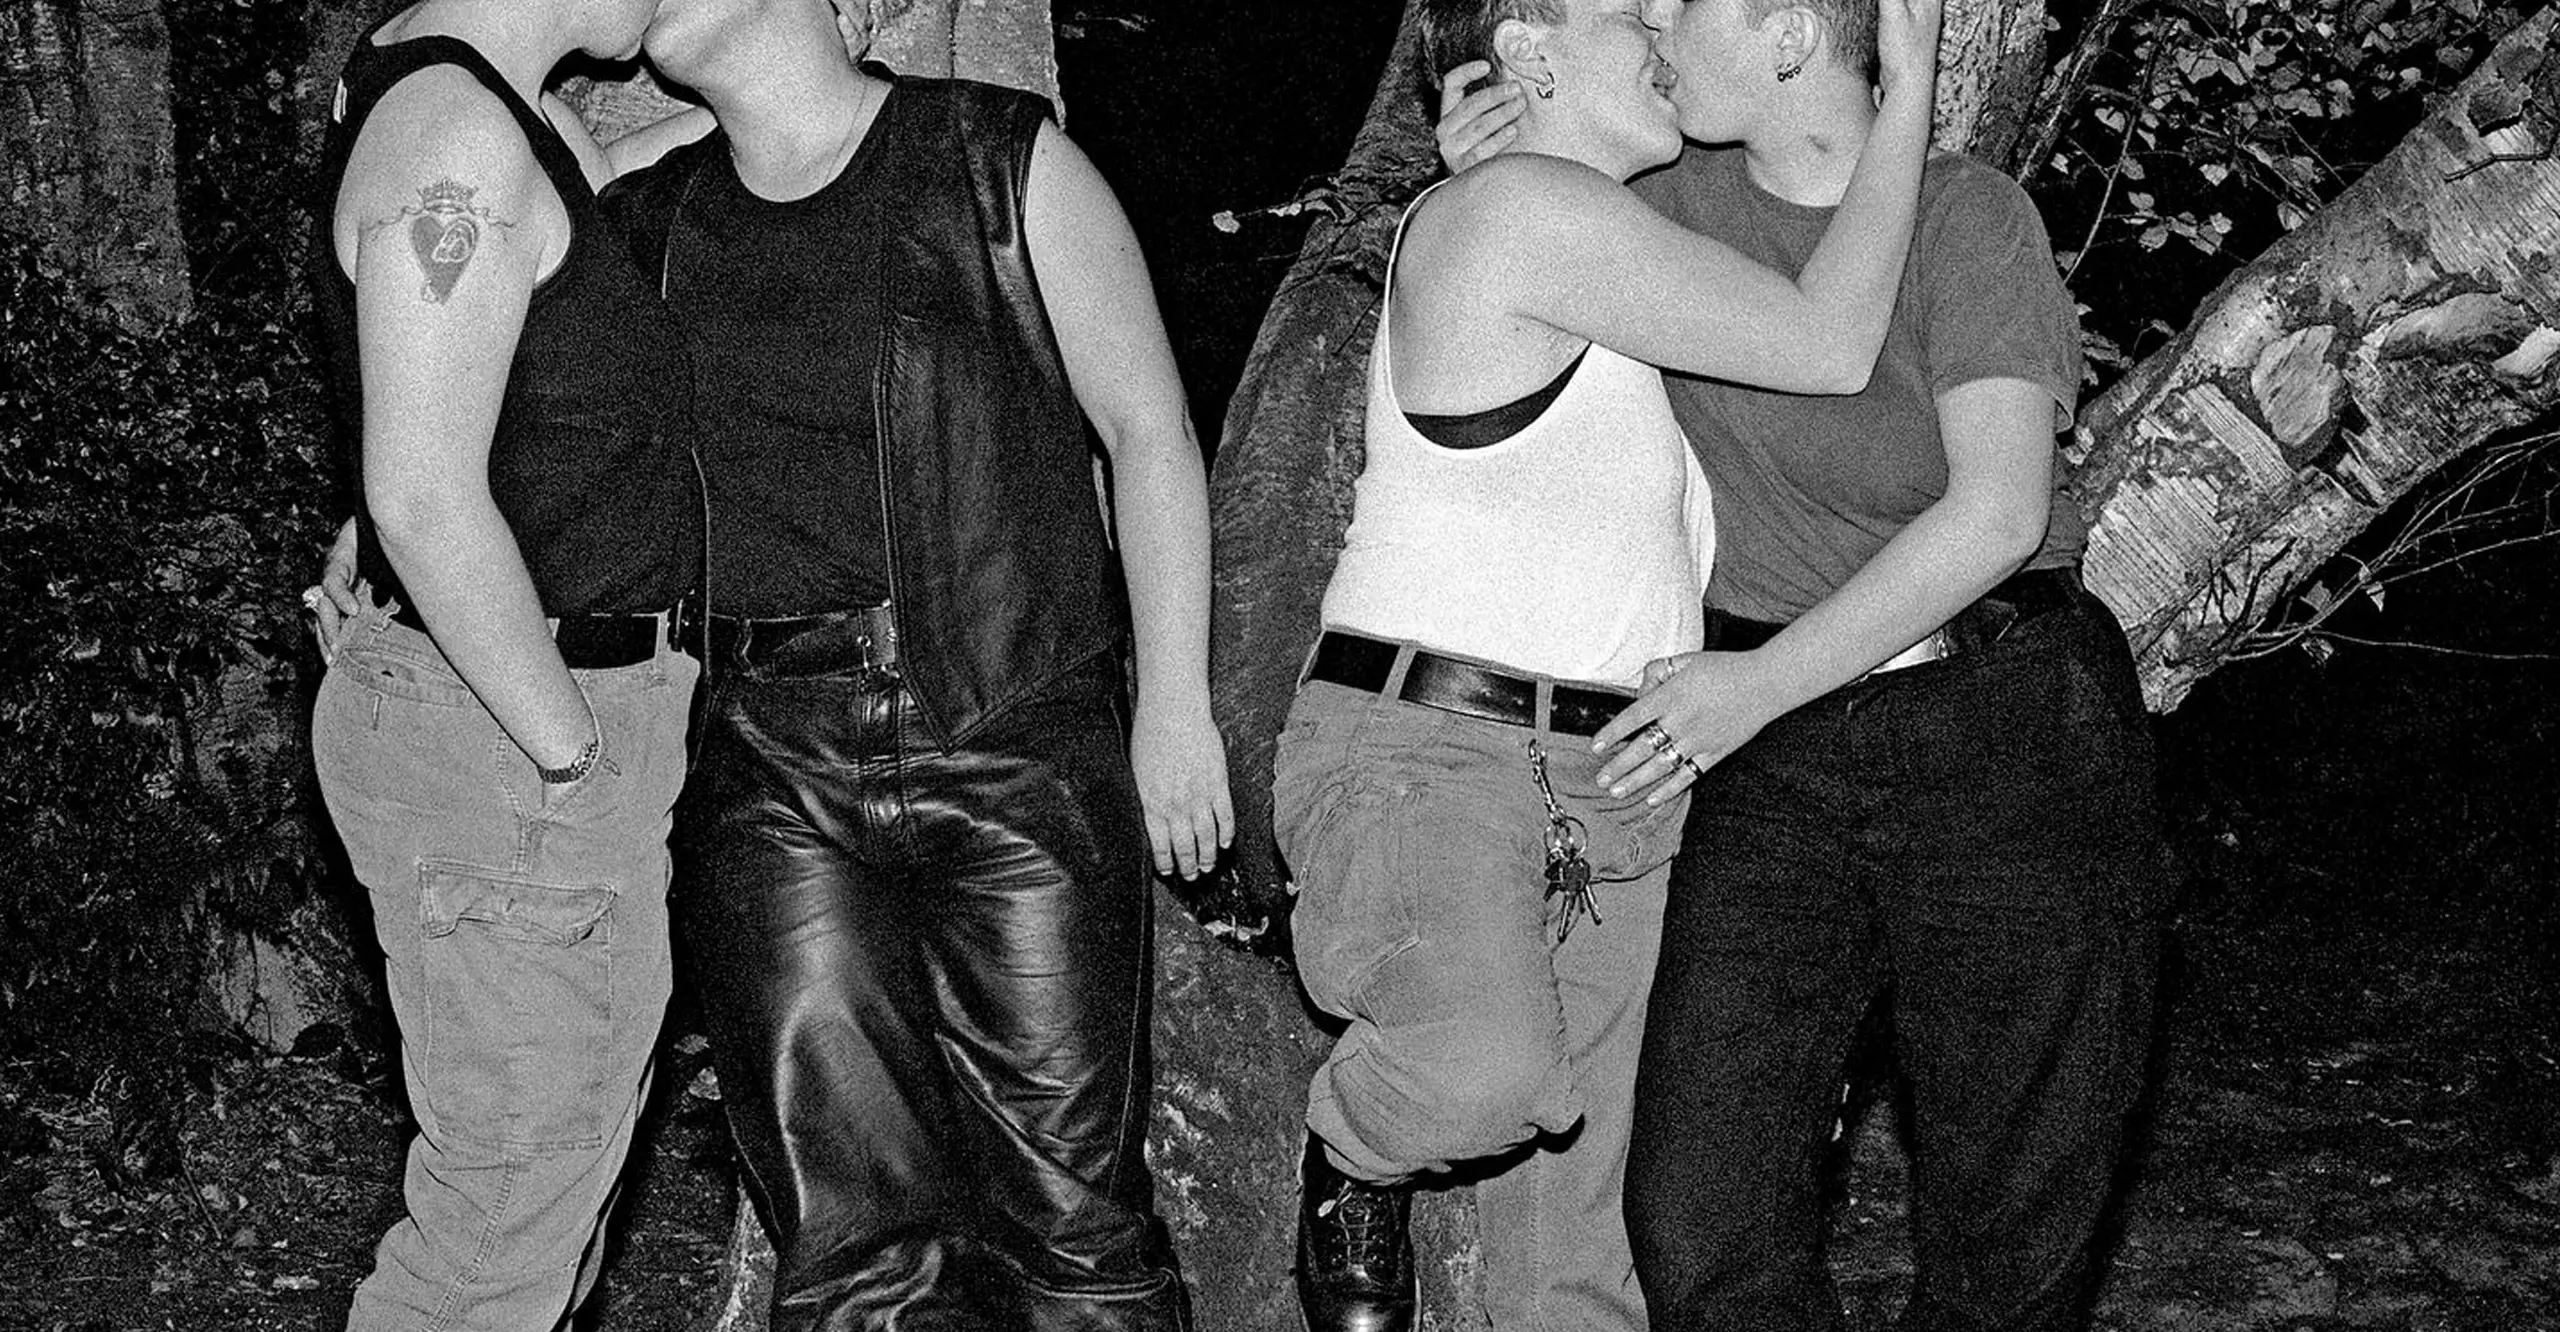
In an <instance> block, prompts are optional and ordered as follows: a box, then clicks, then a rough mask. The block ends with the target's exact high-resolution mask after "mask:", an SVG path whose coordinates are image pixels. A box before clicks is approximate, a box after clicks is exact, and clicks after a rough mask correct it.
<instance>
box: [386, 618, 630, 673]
mask: <svg viewBox="0 0 2560 1332" xmlns="http://www.w3.org/2000/svg"><path fill="white" fill-rule="evenodd" d="M673 618H674V612H672V611H659V612H656V613H655V614H650V615H563V616H560V617H559V618H558V619H556V620H554V621H553V622H552V630H551V641H552V643H553V644H554V645H555V646H557V647H558V648H559V649H560V661H561V664H563V665H565V666H567V667H568V668H569V669H570V670H573V671H610V670H615V669H618V668H620V667H624V666H637V665H639V664H640V663H641V662H644V661H647V660H649V659H650V658H652V657H655V656H657V655H658V645H659V644H661V643H666V642H669V641H671V637H670V633H669V630H668V628H667V626H668V623H669V622H670V621H671V620H672V619H673ZM391 620H392V623H394V624H405V625H407V626H409V627H410V628H412V629H415V630H417V631H418V632H419V633H422V634H423V633H427V622H426V621H425V620H424V619H422V618H420V617H419V615H418V611H417V608H416V607H414V606H411V605H410V604H409V603H407V602H405V601H403V602H399V603H396V604H395V605H393V606H392V608H391Z"/></svg>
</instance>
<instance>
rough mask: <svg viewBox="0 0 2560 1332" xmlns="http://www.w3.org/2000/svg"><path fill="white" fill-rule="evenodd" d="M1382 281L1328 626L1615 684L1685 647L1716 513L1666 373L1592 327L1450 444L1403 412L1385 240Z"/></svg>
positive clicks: (1629, 681) (1698, 632) (1690, 642)
mask: <svg viewBox="0 0 2560 1332" xmlns="http://www.w3.org/2000/svg"><path fill="white" fill-rule="evenodd" d="M1434 188H1437V187H1436V186H1435V187H1434ZM1429 194H1430V191H1428V190H1426V191H1424V192H1423V197H1428V196H1429ZM1421 203H1422V198H1416V199H1415V200H1414V202H1413V204H1412V206H1409V207H1407V208H1406V210H1405V222H1410V221H1412V218H1413V209H1414V208H1417V207H1420V206H1421ZM1403 244H1404V225H1403V224H1402V223H1399V224H1398V226H1397V229H1396V248H1397V250H1401V249H1402V248H1403ZM1630 280H1633V279H1632V278H1631V279H1630ZM1387 288H1388V291H1389V293H1390V296H1389V297H1388V298H1387V299H1385V300H1382V301H1381V303H1380V306H1379V311H1378V335H1377V339H1376V341H1375V343H1374V344H1373V345H1372V346H1371V348H1370V350H1369V414H1368V433H1367V448H1368V458H1367V462H1366V464H1365V465H1364V466H1363V467H1362V469H1361V472H1360V480H1359V482H1358V483H1357V485H1356V486H1355V487H1354V489H1353V492H1352V510H1351V528H1350V531H1349V532H1348V533H1347V534H1346V535H1345V537H1344V539H1343V548H1342V556H1341V558H1340V560H1339V561H1338V562H1337V563H1336V564H1335V565H1334V570H1333V580H1332V581H1331V582H1330V583H1328V584H1326V586H1325V593H1324V608H1323V613H1322V614H1323V620H1324V624H1325V627H1327V628H1330V629H1344V630H1349V631H1351V632H1354V633H1360V634H1366V635H1369V636H1371V637H1373V638H1392V639H1402V640H1406V641H1409V642H1414V643H1418V644H1421V645H1422V646H1424V647H1428V648H1433V649H1436V650H1438V651H1442V652H1448V653H1453V654H1456V655H1459V656H1466V657H1473V658H1476V659H1478V660H1480V661H1486V662H1493V663H1498V664H1501V665H1505V666H1509V667H1512V668H1514V669H1516V670H1519V671H1523V672H1527V673H1531V674H1537V675H1546V676H1552V677H1554V678H1556V679H1560V680H1578V681H1586V682H1591V683H1596V684H1606V685H1615V686H1618V687H1621V688H1632V687H1634V686H1636V685H1637V684H1639V683H1641V680H1642V677H1643V673H1644V664H1645V663H1646V662H1647V661H1650V660H1652V659H1653V658H1655V657H1662V656H1668V655H1670V654H1672V653H1675V652H1688V651H1693V650H1695V649H1696V648H1697V647H1698V645H1699V643H1700V641H1701V640H1702V638H1703V636H1704V627H1703V625H1702V623H1701V619H1700V613H1699V597H1700V594H1701V593H1702V592H1703V591H1704V590H1705V588H1706V579H1707V573H1708V571H1709V569H1710V567H1711V566H1712V563H1713V559H1714V552H1715V523H1714V518H1713V516H1712V511H1711V510H1710V508H1709V507H1708V503H1707V499H1708V496H1707V483H1706V478H1705V477H1704V476H1702V475H1701V474H1700V473H1699V471H1698V464H1697V461H1696V460H1695V459H1694V458H1692V457H1691V456H1690V454H1689V445H1688V442H1687V441H1686V440H1685V439H1684V438H1683V437H1682V435H1681V433H1680V426H1679V423H1678V422H1677V421H1675V420H1673V419H1672V415H1671V402H1670V399H1669V398H1668V397H1667V396H1666V395H1665V394H1664V393H1663V390H1662V375H1661V373H1660V372H1659V371H1656V370H1655V369H1653V368H1652V367H1651V366H1648V365H1645V364H1643V363H1642V362H1638V361H1632V360H1629V359H1627V358H1626V357H1624V356H1621V355H1619V354H1618V353H1616V352H1613V351H1610V350H1609V349H1608V348H1606V347H1603V346H1600V345H1599V344H1597V343H1594V344H1592V345H1591V349H1590V350H1589V351H1588V352H1586V353H1585V354H1584V355H1583V358H1582V363H1581V365H1580V366H1579V367H1577V368H1576V369H1575V370H1574V372H1573V377H1572V379H1571V380H1570V381H1569V382H1567V383H1566V385H1565V387H1564V391H1563V392H1562V393H1560V394H1558V395H1557V397H1556V399H1555V401H1553V402H1551V403H1549V404H1548V405H1547V409H1546V410H1545V411H1544V412H1543V413H1541V414H1540V415H1539V416H1538V418H1537V419H1536V420H1535V421H1533V422H1531V423H1530V424H1529V425H1528V426H1527V427H1526V428H1524V429H1522V430H1521V431H1520V432H1519V433H1518V434H1516V435H1513V436H1511V437H1510V438H1508V439H1505V440H1502V441H1501V442H1499V443H1495V444H1491V445H1487V446H1484V447H1482V448H1471V449H1452V448H1447V447H1444V446H1442V445H1439V444H1435V443H1433V442H1432V441H1431V440H1429V439H1427V438H1425V437H1424V436H1423V435H1422V433H1421V432H1420V431H1417V430H1415V429H1414V428H1413V425H1412V423H1411V422H1409V421H1407V420H1406V419H1405V414H1404V408H1403V405H1402V403H1401V401H1400V400H1399V399H1398V397H1397V395H1396V385H1395V368H1394V367H1395V356H1394V354H1393V348H1392V344H1391V342H1390V340H1389V335H1390V332H1391V330H1392V329H1393V328H1394V324H1395V306H1394V301H1393V299H1392V293H1393V291H1394V288H1395V255H1394V254H1393V253H1390V255H1389V257H1388V261H1387Z"/></svg>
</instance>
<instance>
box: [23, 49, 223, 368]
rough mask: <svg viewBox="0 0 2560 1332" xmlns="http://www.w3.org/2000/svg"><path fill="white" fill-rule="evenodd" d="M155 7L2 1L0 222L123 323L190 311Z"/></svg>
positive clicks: (164, 52)
mask: <svg viewBox="0 0 2560 1332" xmlns="http://www.w3.org/2000/svg"><path fill="white" fill-rule="evenodd" d="M168 86H169V26H168V24H167V22H166V21H165V20H164V19H163V18H162V17H161V12H160V5H159V0H0V163H5V167H6V172H7V175H6V177H5V180H0V191H5V194H0V220H5V221H6V222H7V223H8V224H10V225H12V226H16V227H21V228H24V229H26V230H27V231H29V232H31V233H33V234H35V235H39V236H46V237H49V238H51V241H52V245H53V249H54V252H55V254H56V255H57V257H59V258H60V259H61V260H62V261H63V262H65V263H66V264H68V265H69V266H70V267H71V268H72V270H73V271H75V272H78V273H82V274H84V275H86V276H87V277H88V278H89V279H90V280H91V281H92V282H94V283H95V284H96V285H97V287H98V288H99V290H100V291H102V292H103V293H104V294H105V295H106V297H107V299H108V301H109V302H110V304H111V305H112V306H113V308H114V309H115V310H116V311H117V313H118V314H119V315H120V316H121V317H123V318H125V319H127V320H138V321H146V322H154V321H161V320H171V319H178V318H183V317H185V315H186V314H187V313H188V312H189V311H190V310H191V309H192V308H193V304H194V301H193V297H192V295H191V294H190V288H189V285H188V276H187V247H186V241H185V239H184V238H183V237H181V236H180V234H179V232H178V178H177V157H176V151H177V150H176V145H175V136H174V132H173V130H172V128H171V124H170V119H169V96H168Z"/></svg>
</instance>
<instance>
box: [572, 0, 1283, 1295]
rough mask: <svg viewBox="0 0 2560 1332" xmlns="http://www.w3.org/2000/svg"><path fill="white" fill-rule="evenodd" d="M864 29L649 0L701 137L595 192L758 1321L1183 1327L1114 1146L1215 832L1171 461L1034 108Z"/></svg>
mask: <svg viewBox="0 0 2560 1332" xmlns="http://www.w3.org/2000/svg"><path fill="white" fill-rule="evenodd" d="M868 22H869V17H868V16H867V15H866V14H864V13H862V12H860V9H859V7H857V8H856V10H855V11H854V12H851V13H847V14H844V15H842V16H839V15H838V14H836V13H835V12H833V11H831V10H830V9H829V7H828V6H827V4H826V3H824V0H670V2H669V3H666V4H664V5H663V6H662V7H661V10H660V14H659V18H658V20H657V22H656V24H655V25H654V26H653V27H652V28H651V30H650V34H649V38H648V42H647V50H648V54H649V55H650V57H651V59H652V60H653V61H654V62H655V63H656V65H657V67H658V68H659V69H660V70H661V71H663V72H664V73H665V74H667V75H668V76H670V77H672V78H673V79H675V80H677V81H679V82H681V83H683V84H684V85H686V86H687V87H690V88H693V89H696V90H698V91H699V92H700V93H701V94H702V96H703V98H704V99H705V101H706V102H707V103H708V104H709V108H710V111H711V112H712V113H713V114H714V115H715V116H716V118H717V122H718V128H717V129H711V128H710V122H709V119H708V118H703V117H699V116H697V117H695V118H694V119H693V121H692V123H691V124H690V125H686V124H678V125H675V126H672V127H670V129H669V131H668V132H665V133H661V134H659V135H657V136H655V137H656V138H657V139H658V140H660V144H659V145H657V146H663V141H664V140H665V139H670V138H677V137H682V135H683V133H685V132H687V131H688V130H690V131H707V132H702V133H701V134H700V137H698V138H694V139H692V140H691V141H690V142H686V143H682V144H679V145H676V146H674V147H672V148H668V149H666V150H665V152H664V155H663V156H662V157H659V158H658V159H657V160H656V161H654V162H653V163H651V164H649V165H647V166H645V167H640V168H638V169H636V170H635V171H634V172H633V173H632V174H629V175H626V176H625V177H624V178H623V179H622V180H621V181H620V182H619V183H618V184H617V185H616V186H615V187H614V188H613V189H612V190H611V191H610V192H609V194H608V203H609V206H611V207H613V208H614V209H615V210H616V211H617V215H618V216H621V217H623V218H625V219H626V220H627V221H628V223H629V225H630V227H631V229H632V234H633V235H634V237H635V244H636V245H637V246H638V248H639V252H640V254H641V255H642V256H643V262H644V263H645V264H648V265H649V266H651V267H652V268H653V269H654V271H656V272H657V273H659V275H660V280H661V285H662V290H663V291H664V294H665V297H666V299H667V302H668V308H669V310H670V312H671V313H672V314H673V315H674V317H675V319H676V322H677V323H678V325H679V327H680V328H681V329H682V330H683V333H684V337H685V340H686V344H687V349H688V352H689V355H690V356H691V358H692V363H693V389H694V394H695V403H694V413H695V419H696V421H697V422H698V425H699V438H700V440H701V445H702V450H703V462H704V466H705V471H706V475H707V476H708V478H709V480H708V490H709V508H710V531H711V540H710V553H709V559H708V576H707V587H708V592H707V600H708V613H707V615H705V616H702V617H696V619H697V624H698V626H699V627H697V628H696V629H695V630H694V631H693V632H692V636H691V638H690V640H689V641H692V642H696V643H699V644H700V645H701V647H702V651H703V656H704V659H705V662H706V664H707V667H708V669H709V671H710V679H711V681H712V683H711V684H710V686H709V687H708V689H707V691H706V705H705V709H704V715H703V719H702V723H701V728H700V736H699V739H700V750H699V753H698V755H697V759H696V764H695V768H694V772H693V775H692V779H691V782H690V784H689V786H688V788H687V790H686V794H685V797H684V801H683V804H682V806H681V808H680V809H679V812H678V816H677V823H678V836H677V844H678V858H679V889H678V893H677V905H676V913H677V928H678V937H679V940H680V942H681V944H682V946H683V947H684V948H685V949H686V950H687V952H686V957H687V965H688V968H689V974H690V976H691V977H692V979H693V981H694V983H695V984H696V985H697V987H698V992H699V995H700V998H701V1000H702V1004H703V1011H704V1014H705V1017H706V1019H707V1021H708V1023H709V1026H710V1028H711V1034H712V1035H713V1037H714V1041H715V1049H716V1057H717V1060H718V1067H719V1071H720V1077H721V1087H722V1093H723V1100H724V1103H725V1105H726V1107H727V1111H728V1114H729V1116H730V1123H731V1126H732V1130H733V1132H734V1133H735V1135H736V1137H737V1140H738V1144H739V1149H740V1153H741V1156H742V1158H743V1161H744V1164H745V1168H746V1169H745V1175H746V1181H747V1186H748V1190H749V1192H750V1193H751V1195H752V1196H753V1198H754V1200H755V1202H756V1205H757V1207H758V1209H759V1211H760V1212H761V1214H762V1216H763V1218H764V1220H765V1222H766V1224H767V1226H768V1227H769V1229H770V1231H771V1233H772V1235H773V1237H774V1241H775V1246H776V1249H777V1251H778V1253H779V1266H778V1273H777V1282H776V1290H775V1303H774V1308H773V1322H772V1325H773V1327H774V1328H776V1329H777V1330H778V1332H779V1330H782V1329H803V1328H851V1327H856V1326H859V1327H865V1328H904V1327H916V1328H923V1327H931V1328H985V1329H989V1330H990V1332H1016V1330H1017V1329H1044V1328H1059V1329H1064V1328H1078V1329H1086V1328H1114V1329H1116V1328H1128V1329H1173V1328H1183V1327H1187V1326H1188V1325H1189V1313H1188V1304H1187V1297H1186V1295H1185V1293H1184V1290H1183V1286H1182V1282H1181V1278H1180V1275H1179V1273H1178V1271H1177V1268H1176V1265H1175V1261H1174V1256H1173V1253H1172V1251H1171V1247H1170V1244H1169V1242H1168V1239H1167V1237H1166V1234H1165V1230H1164V1227H1163V1225H1162V1223H1161V1222H1160V1221H1159V1220H1158V1219H1157V1218H1156V1216H1155V1214H1154V1211H1153V1189H1152V1184H1151V1181H1150V1178H1149V1172H1148V1169H1147V1166H1146V1162H1145V1159H1144V1156H1143V1152H1142V1147H1143V1143H1144V1140H1145V1135H1146V1127H1147V1116H1148V1108H1149V1105H1150V1103H1151V1101H1152V1096H1151V1072H1150V1063H1149V1050H1148V1040H1149V1036H1148V1033H1149V1027H1150V1023H1149V1012H1150V999H1149V987H1150V948H1151V944H1150V933H1151V905H1152V898H1151V894H1152V891H1153V885H1152V883H1151V881H1150V869H1151V868H1152V869H1153V870H1155V871H1156V872H1160V873H1168V874H1171V873H1180V874H1183V875H1186V876H1188V875H1192V874H1196V873H1198V872H1199V871H1200V870H1201V869H1202V868H1203V867H1204V866H1205V865H1206V864H1207V863H1208V862H1210V861H1211V860H1213V859H1214V858H1215V856H1216V854H1217V850H1218V848H1219V846H1220V845H1222V844H1223V843H1224V842H1225V841H1227V839H1228V837H1229V827H1230V825H1231V822H1232V814H1231V812H1230V807H1229V803H1228V799H1227V794H1226V786H1225V780H1226V779H1225V771H1226V767H1225V757H1224V751H1223V748H1222V746H1221V742H1220V740H1219V736H1218V732H1217V730H1216V728H1215V727H1214V726H1213V725H1212V724H1211V721H1210V716H1209V704H1208V684H1207V624H1208V595H1209V586H1208V518H1207V501H1206V487H1205V481H1204V476H1203V469H1202V460H1201V455H1200V450H1199V447H1198V445H1197V443H1196V441H1195V439H1194V437H1193V434H1192V429H1191V425H1190V421H1189V418H1188V413H1187V409H1186V407H1185V404H1184V400H1183V395H1182V388H1181V384H1180V382H1179V379H1178V378H1177V376H1176V373H1175V370H1174V366H1173V362H1172V357H1171V354H1170V351H1169V350H1168V345H1167V342H1166V339H1165V335H1164V331H1163V327H1162V323H1161V321H1160V319H1159V317H1158V314H1157V312H1156V308H1155V304H1154V298H1153V295H1152V292H1151V289H1150V286H1149V282H1148V277H1147V273H1146V268H1145V265H1144V262H1143V260H1142V259H1141V257H1140V255H1139V252H1138V248H1137V244H1136V241H1135V239H1134V237H1133V236H1132V234H1131V232H1130V230H1129V227H1128V224H1127V222H1126V220H1125V218H1124V217H1123V215H1122V213H1121V211H1120V208H1119V205H1118V203H1117V202H1116V200H1114V198H1113V197H1112V194H1111V192H1110V190H1109V188H1108V187H1107V186H1106V185H1105V184H1104V183H1103V181H1102V179H1101V177H1100V175H1099V174H1098V173H1097V172H1096V171H1095V170H1094V168H1093V167H1092V165H1091V164H1090V163H1089V162H1088V161H1087V160H1086V159H1085V158H1084V156H1083V155H1082V154H1081V153H1080V152H1078V151H1077V149H1076V148H1075V146H1074V145H1073V144H1072V143H1070V142H1069V141H1068V140H1067V139H1066V137H1065V136H1064V135H1063V134H1062V133H1060V132H1059V130H1058V128H1057V125H1056V124H1055V122H1054V120H1053V118H1052V116H1051V112H1050V108H1049V106H1048V104H1047V103H1046V102H1045V101H1043V100H1042V99H1040V98H1039V97H1037V96H1034V95H1032V94H1028V93H1023V92H1019V91H1015V90H1011V89H1005V88H997V87H992V86H988V85H984V84H977V83H971V82H966V81H959V80H942V79H910V78H903V77H897V76H893V75H891V74H889V73H888V72H887V71H886V70H884V69H881V68H879V67H877V66H870V65H865V66H860V67H857V66H856V65H855V64H854V62H853V61H852V60H851V59H850V58H849V57H848V55H847V47H848V41H851V42H854V43H859V41H860V40H861V39H862V38H863V37H864V36H865V35H867V31H868ZM840 24H842V25H844V26H845V27H847V28H849V29H850V33H849V34H840V32H839V25H840ZM627 155H639V154H627ZM1096 439H1098V441H1099V444H1100V446H1101V448H1102V450H1103V452H1104V454H1105V455H1106V456H1107V458H1108V461H1109V472H1110V496H1111V501H1112V503H1111V513H1110V516H1111V517H1112V518H1113V519H1116V526H1117V529H1118V537H1119V542H1118V549H1117V551H1116V552H1115V550H1114V547H1113V543H1112V541H1111V539H1110V534H1109V531H1108V529H1107V528H1106V524H1105V516H1104V514H1103V512H1102V509H1101V506H1100V505H1099V504H1098V503H1097V501H1096V494H1095V487H1094V472H1093V453H1092V446H1093V441H1095V440H1096ZM1124 590H1125V600H1124V596H1123V593H1124ZM1133 630H1134V634H1133V633H1132V631H1133ZM1132 637H1133V638H1134V644H1133V646H1134V651H1133V653H1132V654H1131V656H1132V659H1133V662H1134V671H1135V681H1134V684H1135V690H1134V701H1133V702H1132V701H1131V694H1130V692H1129V690H1128V689H1127V687H1126V684H1125V683H1124V667H1123V664H1122V645H1123V643H1124V641H1125V640H1127V639H1129V638H1132ZM1151 853H1152V862H1153V863H1152V866H1151V865H1150V858H1151Z"/></svg>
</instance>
